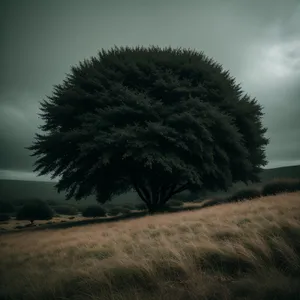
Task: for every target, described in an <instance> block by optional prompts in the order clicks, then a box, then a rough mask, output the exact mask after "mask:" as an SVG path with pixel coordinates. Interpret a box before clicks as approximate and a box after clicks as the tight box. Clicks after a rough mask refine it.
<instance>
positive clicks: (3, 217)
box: [0, 213, 11, 222]
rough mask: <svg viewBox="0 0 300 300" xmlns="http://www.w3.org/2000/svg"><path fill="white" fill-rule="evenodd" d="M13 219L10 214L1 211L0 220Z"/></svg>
mask: <svg viewBox="0 0 300 300" xmlns="http://www.w3.org/2000/svg"><path fill="white" fill-rule="evenodd" d="M10 219H11V217H10V215H9V214H3V213H0V222H5V221H9V220H10Z"/></svg>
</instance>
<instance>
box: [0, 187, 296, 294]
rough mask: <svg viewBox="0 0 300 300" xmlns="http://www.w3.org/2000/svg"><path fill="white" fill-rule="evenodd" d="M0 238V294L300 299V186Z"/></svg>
mask: <svg viewBox="0 0 300 300" xmlns="http://www.w3.org/2000/svg"><path fill="white" fill-rule="evenodd" d="M0 245H1V247H0V257H1V261H0V276H1V278H4V280H2V281H1V283H0V291H1V293H2V294H0V299H14V300H18V299H22V300H29V299H30V300H38V299H47V300H52V299H76V300H82V299H88V300H89V299H91V300H96V299H103V300H106V299H114V300H116V299H120V300H121V299H122V300H126V299H130V300H131V299H143V300H150V299H153V300H154V299H166V300H177V299H185V300H188V299H221V300H222V299H224V300H225V299H226V300H228V299H255V300H256V299H261V300H264V299H267V300H269V299H277V300H281V299H282V300H283V299H284V300H285V299H289V300H293V299H299V294H300V287H299V285H298V283H299V281H300V193H299V192H298V193H291V194H284V195H277V196H269V197H264V198H260V199H258V200H254V201H246V202H242V203H235V204H224V205H220V206H216V207H210V208H206V209H202V210H200V211H194V212H180V213H175V214H162V215H156V216H147V217H144V218H142V219H136V220H130V221H122V222H114V223H110V224H94V225H88V226H83V227H80V228H79V227H78V228H69V229H64V230H62V229H60V230H52V231H49V232H23V233H22V232H20V233H14V234H12V235H5V236H2V237H1V242H0ZM45 270H47V276H45ZM60 297H61V298H60Z"/></svg>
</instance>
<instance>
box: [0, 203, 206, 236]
mask: <svg viewBox="0 0 300 300" xmlns="http://www.w3.org/2000/svg"><path fill="white" fill-rule="evenodd" d="M201 208H202V207H201V206H200V205H199V206H192V207H166V208H164V209H162V210H160V211H157V212H155V213H152V214H151V215H157V214H165V213H168V214H169V213H176V212H182V211H193V210H199V209H201ZM149 215H150V214H149V212H148V211H137V212H130V213H128V214H126V215H119V216H114V217H105V218H93V219H86V220H77V221H66V222H62V223H52V224H40V225H39V226H36V227H23V228H21V229H12V230H6V231H3V232H0V235H3V234H13V233H19V232H25V231H26V232H28V231H43V230H55V229H66V228H71V227H79V226H85V225H90V224H103V223H112V222H118V221H124V220H131V219H139V218H143V217H145V216H149Z"/></svg>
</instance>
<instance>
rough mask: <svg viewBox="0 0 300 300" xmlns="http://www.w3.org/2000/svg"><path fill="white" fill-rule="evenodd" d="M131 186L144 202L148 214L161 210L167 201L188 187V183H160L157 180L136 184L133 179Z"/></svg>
mask: <svg viewBox="0 0 300 300" xmlns="http://www.w3.org/2000/svg"><path fill="white" fill-rule="evenodd" d="M133 186H134V188H135V190H136V192H137V193H138V195H139V197H140V198H141V199H142V200H143V202H144V203H145V204H146V206H147V208H148V211H149V213H150V214H153V213H155V212H157V211H161V210H162V209H163V207H164V206H165V205H166V203H167V201H168V200H169V199H171V197H172V196H174V195H175V194H177V193H180V192H182V191H184V190H186V189H187V188H188V184H187V183H185V184H162V183H158V182H157V181H154V180H153V181H148V182H147V184H145V182H144V183H143V184H138V183H137V181H133Z"/></svg>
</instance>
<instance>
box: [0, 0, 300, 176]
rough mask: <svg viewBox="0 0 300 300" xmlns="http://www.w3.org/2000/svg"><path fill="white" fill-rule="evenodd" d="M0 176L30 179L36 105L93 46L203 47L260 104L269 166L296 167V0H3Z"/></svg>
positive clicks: (299, 74) (299, 67) (299, 150)
mask: <svg viewBox="0 0 300 300" xmlns="http://www.w3.org/2000/svg"><path fill="white" fill-rule="evenodd" d="M0 12H1V14H2V15H1V16H0V17H1V23H2V24H1V41H2V42H1V44H2V46H1V50H0V51H1V55H0V59H1V61H0V63H1V68H0V76H1V77H0V178H18V179H36V177H35V175H34V174H33V173H32V163H33V159H32V158H31V157H29V155H28V154H29V152H28V151H27V150H24V147H25V146H28V145H30V144H31V142H32V139H33V137H34V133H35V131H36V129H37V126H38V125H39V124H41V122H40V120H39V118H38V116H37V113H38V111H39V101H41V100H42V99H44V98H45V96H46V95H50V94H51V92H52V89H53V85H54V84H58V83H61V81H62V80H63V79H64V77H65V74H66V73H68V72H69V71H70V66H72V65H74V64H77V63H78V62H79V61H80V60H83V59H84V58H89V57H90V56H92V55H96V54H97V51H98V50H99V49H101V48H106V49H107V48H110V47H112V46H114V45H117V46H121V45H123V46H126V45H128V46H136V45H143V46H148V45H159V46H173V47H178V46H179V47H189V48H194V49H196V50H199V51H201V50H203V51H204V52H205V54H207V55H208V56H210V57H213V58H214V59H216V60H217V61H218V62H220V63H221V64H223V66H224V68H226V69H229V70H230V72H231V74H232V75H233V76H235V77H236V78H237V81H238V82H240V83H241V84H242V87H243V89H244V90H245V91H246V92H247V93H249V94H250V95H251V96H253V97H256V98H257V99H258V101H259V102H260V103H261V104H262V105H263V106H264V107H265V109H264V111H265V114H266V115H265V119H264V122H265V125H266V126H267V127H268V128H269V130H268V136H269V137H270V139H271V142H270V145H269V146H268V148H267V157H268V160H269V164H268V166H267V167H268V168H271V167H278V166H287V165H296V164H300V0H226V1H225V0H203V1H201V0H195V1H194V0H186V1H183V0H181V1H177V0H159V1H158V0H151V1H144V0H136V1H133V0H126V1H125V0H123V1H114V0H107V1H104V0H102V1H101V0H98V1H93V0H85V1H76V0H64V1H61V0H51V1H50V0H49V1H46V0H26V1H25V0H1V4H0Z"/></svg>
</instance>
